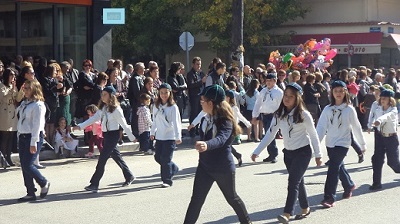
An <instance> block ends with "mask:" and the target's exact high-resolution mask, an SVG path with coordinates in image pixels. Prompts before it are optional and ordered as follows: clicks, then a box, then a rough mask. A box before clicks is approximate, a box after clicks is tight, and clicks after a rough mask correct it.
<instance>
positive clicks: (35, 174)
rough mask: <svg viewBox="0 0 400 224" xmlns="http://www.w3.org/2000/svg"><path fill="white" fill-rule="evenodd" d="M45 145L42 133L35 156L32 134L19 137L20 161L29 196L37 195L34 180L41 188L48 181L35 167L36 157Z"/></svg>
mask: <svg viewBox="0 0 400 224" xmlns="http://www.w3.org/2000/svg"><path fill="white" fill-rule="evenodd" d="M42 145H43V133H42V132H40V138H39V142H38V143H37V146H36V147H37V151H36V153H35V154H31V152H30V147H31V134H21V135H19V136H18V152H19V159H20V162H21V168H22V176H23V177H24V184H25V187H26V192H27V194H28V195H30V196H33V195H35V192H36V190H37V189H36V188H35V184H34V183H33V179H35V181H36V183H38V184H39V186H40V187H44V186H45V185H46V183H47V180H46V178H45V177H44V176H42V174H41V173H40V172H39V170H38V169H37V168H36V166H35V165H33V162H35V160H36V157H37V156H38V155H39V153H40V149H41V148H42Z"/></svg>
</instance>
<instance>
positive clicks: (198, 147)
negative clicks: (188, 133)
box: [194, 141, 207, 152]
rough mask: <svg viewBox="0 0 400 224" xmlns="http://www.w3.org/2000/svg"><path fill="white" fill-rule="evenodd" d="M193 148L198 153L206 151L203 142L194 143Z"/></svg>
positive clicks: (205, 145) (205, 144)
mask: <svg viewBox="0 0 400 224" xmlns="http://www.w3.org/2000/svg"><path fill="white" fill-rule="evenodd" d="M194 146H195V148H196V150H197V151H199V152H204V151H207V143H206V142H204V141H196V144H195V145H194Z"/></svg>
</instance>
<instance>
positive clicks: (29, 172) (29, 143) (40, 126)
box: [17, 80, 50, 202]
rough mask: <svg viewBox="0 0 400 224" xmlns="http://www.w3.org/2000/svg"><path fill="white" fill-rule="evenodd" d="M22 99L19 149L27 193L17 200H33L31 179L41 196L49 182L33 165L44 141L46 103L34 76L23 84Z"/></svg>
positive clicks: (19, 111)
mask: <svg viewBox="0 0 400 224" xmlns="http://www.w3.org/2000/svg"><path fill="white" fill-rule="evenodd" d="M23 88H24V96H25V100H24V101H22V102H21V105H20V106H19V107H18V108H17V116H18V125H17V127H18V152H19V159H20V161H21V168H22V175H23V177H24V184H25V187H26V191H27V195H26V196H24V197H22V198H20V199H18V202H26V201H35V200H36V195H35V192H36V188H35V184H34V183H33V180H35V181H36V182H37V183H38V184H39V186H40V187H41V191H40V197H41V198H44V197H46V195H47V193H48V191H49V187H50V182H49V181H47V180H46V178H45V177H44V176H42V174H41V173H40V172H39V170H38V169H37V168H36V166H34V164H33V163H34V161H35V160H36V157H37V156H38V155H39V152H40V149H41V146H42V144H43V130H44V125H45V114H46V106H45V105H44V97H43V93H42V86H41V85H40V83H39V82H38V81H37V80H27V81H25V83H24V84H23Z"/></svg>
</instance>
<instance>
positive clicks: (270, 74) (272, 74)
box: [265, 72, 277, 79]
mask: <svg viewBox="0 0 400 224" xmlns="http://www.w3.org/2000/svg"><path fill="white" fill-rule="evenodd" d="M265 78H266V79H277V78H276V73H274V72H271V73H268V74H267V76H266V77H265Z"/></svg>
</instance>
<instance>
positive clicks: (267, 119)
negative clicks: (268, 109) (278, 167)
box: [262, 114, 278, 158]
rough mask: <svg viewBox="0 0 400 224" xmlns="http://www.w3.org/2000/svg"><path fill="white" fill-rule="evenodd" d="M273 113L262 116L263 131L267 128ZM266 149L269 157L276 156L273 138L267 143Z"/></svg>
mask: <svg viewBox="0 0 400 224" xmlns="http://www.w3.org/2000/svg"><path fill="white" fill-rule="evenodd" d="M273 117H274V114H267V115H263V116H262V121H263V125H264V130H265V133H267V131H268V130H269V128H270V126H271V122H272V118H273ZM267 151H268V154H269V156H270V157H272V158H276V157H277V156H278V147H276V142H275V139H274V140H272V142H271V143H270V144H269V145H268V147H267Z"/></svg>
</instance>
